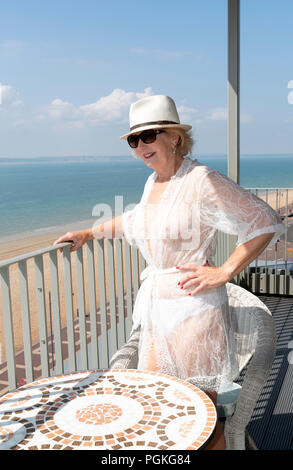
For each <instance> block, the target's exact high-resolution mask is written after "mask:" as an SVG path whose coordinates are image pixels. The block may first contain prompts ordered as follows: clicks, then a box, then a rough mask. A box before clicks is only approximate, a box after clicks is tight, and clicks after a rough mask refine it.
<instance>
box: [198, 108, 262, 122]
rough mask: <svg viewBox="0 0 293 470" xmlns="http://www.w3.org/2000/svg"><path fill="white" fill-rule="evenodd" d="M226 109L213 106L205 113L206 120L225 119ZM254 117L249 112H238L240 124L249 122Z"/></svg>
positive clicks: (226, 116) (226, 117)
mask: <svg viewBox="0 0 293 470" xmlns="http://www.w3.org/2000/svg"><path fill="white" fill-rule="evenodd" d="M227 119H228V110H227V108H214V109H212V110H211V111H209V112H208V113H207V116H206V120H208V121H227ZM254 120H255V119H254V117H253V116H252V115H251V114H248V113H240V122H241V123H242V124H249V123H251V122H253V121H254Z"/></svg>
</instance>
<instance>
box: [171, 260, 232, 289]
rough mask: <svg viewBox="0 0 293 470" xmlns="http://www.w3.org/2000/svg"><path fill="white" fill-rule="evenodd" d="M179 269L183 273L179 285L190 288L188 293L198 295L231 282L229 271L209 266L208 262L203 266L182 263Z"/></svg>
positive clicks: (182, 287)
mask: <svg viewBox="0 0 293 470" xmlns="http://www.w3.org/2000/svg"><path fill="white" fill-rule="evenodd" d="M177 269H178V271H180V273H181V278H180V282H179V283H178V287H179V289H180V288H181V289H188V292H187V295H196V294H198V293H199V292H200V291H202V290H206V289H212V288H215V287H220V286H223V285H224V284H226V282H229V278H228V276H227V273H225V272H224V271H223V270H222V269H221V268H216V267H213V266H209V264H208V262H207V263H206V264H205V265H203V266H199V265H196V264H182V265H178V266H177ZM186 271H188V272H186ZM190 289H192V290H190Z"/></svg>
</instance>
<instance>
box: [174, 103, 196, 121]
mask: <svg viewBox="0 0 293 470" xmlns="http://www.w3.org/2000/svg"><path fill="white" fill-rule="evenodd" d="M177 111H178V114H179V117H180V122H182V123H184V122H187V121H190V120H192V119H194V114H196V113H197V112H198V111H197V109H195V108H189V107H188V106H183V105H182V106H178V107H177Z"/></svg>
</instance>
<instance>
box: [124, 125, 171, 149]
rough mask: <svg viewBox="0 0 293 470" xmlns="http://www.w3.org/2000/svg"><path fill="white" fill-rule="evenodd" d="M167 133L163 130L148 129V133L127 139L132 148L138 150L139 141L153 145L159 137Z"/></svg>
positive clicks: (134, 135) (130, 136)
mask: <svg viewBox="0 0 293 470" xmlns="http://www.w3.org/2000/svg"><path fill="white" fill-rule="evenodd" d="M162 132H165V131H163V130H161V129H148V130H146V131H143V132H141V133H140V134H138V135H137V134H132V135H129V136H128V137H127V142H128V143H129V145H130V147H131V148H133V149H136V147H137V146H138V142H139V139H141V140H142V141H143V143H144V144H152V143H153V142H155V140H156V138H157V135H158V134H161V133H162Z"/></svg>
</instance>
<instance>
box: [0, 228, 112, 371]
mask: <svg viewBox="0 0 293 470" xmlns="http://www.w3.org/2000/svg"><path fill="white" fill-rule="evenodd" d="M64 233H65V232H64V231H60V232H56V233H55V234H54V233H50V234H45V235H39V236H37V237H33V236H32V237H30V238H22V239H21V240H14V241H11V242H5V243H2V244H1V243H0V260H6V259H9V258H14V257H16V256H19V255H22V254H27V253H30V252H33V251H36V250H39V249H41V248H45V247H48V246H50V245H52V244H53V242H54V241H55V240H56V239H57V238H59V237H60V236H61V235H63V234H64ZM83 249H84V258H83V259H84V278H85V309H86V313H87V312H89V301H88V295H87V288H86V286H87V256H86V247H83ZM95 255H96V252H95ZM57 256H58V275H59V299H60V318H61V328H63V327H65V326H66V309H65V292H64V272H63V255H62V254H61V253H60V252H59V251H58V252H57ZM43 262H44V284H45V304H46V314H47V331H48V335H49V336H50V315H49V312H50V306H49V292H50V290H51V288H50V265H49V255H48V254H45V255H44V256H43ZM71 262H72V291H73V311H74V318H76V319H77V309H78V303H77V280H76V270H75V267H76V253H73V254H72V256H71ZM105 263H107V256H105ZM9 274H10V285H11V307H12V313H13V329H14V339H15V352H16V354H17V353H18V352H20V351H22V350H23V334H22V315H21V302H20V292H19V272H18V266H17V264H12V265H11V266H10V268H9ZM27 274H28V290H29V306H30V322H31V335H32V344H36V343H38V342H39V325H38V310H37V300H36V285H35V266H34V261H33V259H29V260H28V261H27ZM107 286H108V275H107V272H106V299H107V300H108V287H107ZM99 302H100V299H99V289H98V285H97V280H96V304H97V308H98V307H99ZM98 330H99V328H98ZM0 352H1V357H0V364H1V362H2V363H3V362H4V361H5V359H6V355H5V338H4V325H3V314H2V304H1V289H0Z"/></svg>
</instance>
